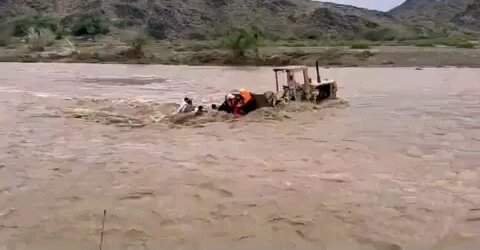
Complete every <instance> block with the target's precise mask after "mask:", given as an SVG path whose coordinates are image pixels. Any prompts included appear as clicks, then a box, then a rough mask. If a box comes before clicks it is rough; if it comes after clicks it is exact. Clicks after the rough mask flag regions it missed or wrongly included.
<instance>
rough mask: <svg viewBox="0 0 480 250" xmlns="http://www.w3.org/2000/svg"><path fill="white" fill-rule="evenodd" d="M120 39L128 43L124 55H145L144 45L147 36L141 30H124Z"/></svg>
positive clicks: (136, 56)
mask: <svg viewBox="0 0 480 250" xmlns="http://www.w3.org/2000/svg"><path fill="white" fill-rule="evenodd" d="M122 40H123V42H125V43H126V44H127V45H128V49H127V50H126V51H125V52H124V55H125V56H127V57H130V58H141V57H143V56H144V55H145V53H144V47H145V45H146V44H147V42H148V37H147V35H146V34H145V33H144V32H143V31H125V32H124V33H123V35H122Z"/></svg>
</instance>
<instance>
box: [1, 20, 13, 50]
mask: <svg viewBox="0 0 480 250" xmlns="http://www.w3.org/2000/svg"><path fill="white" fill-rule="evenodd" d="M0 31H1V32H0V47H4V46H7V45H9V44H10V42H11V40H12V33H13V32H12V28H11V26H10V25H8V24H0Z"/></svg>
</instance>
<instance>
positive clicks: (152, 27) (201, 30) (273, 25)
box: [0, 0, 402, 39]
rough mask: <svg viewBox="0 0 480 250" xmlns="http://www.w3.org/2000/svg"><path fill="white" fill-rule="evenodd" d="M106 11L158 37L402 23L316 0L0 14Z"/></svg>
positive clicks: (43, 8) (20, 6)
mask: <svg viewBox="0 0 480 250" xmlns="http://www.w3.org/2000/svg"><path fill="white" fill-rule="evenodd" d="M94 11H95V12H101V13H103V14H102V15H105V16H109V17H110V18H111V20H115V21H116V22H119V23H122V24H124V25H146V26H147V29H148V30H149V31H150V33H151V34H152V35H153V36H155V37H157V38H160V39H161V38H189V37H190V36H191V34H204V35H206V36H209V35H210V36H214V35H215V34H217V33H221V32H222V30H224V29H228V28H229V27H231V26H238V25H248V24H254V25H255V26H257V27H259V28H261V29H263V30H265V31H267V32H268V33H272V34H274V35H276V36H284V37H287V36H288V37H292V36H298V35H301V34H300V33H302V32H304V31H308V32H310V33H318V34H319V35H320V34H324V33H325V32H331V33H334V34H339V35H348V36H351V35H359V34H362V33H363V32H365V31H366V30H368V29H371V28H372V27H377V26H392V27H393V26H395V28H397V26H402V25H401V24H400V23H399V22H398V21H397V20H396V19H395V18H393V17H392V16H389V15H388V14H385V13H382V12H379V11H371V10H366V9H361V8H354V7H350V6H345V5H337V4H330V3H323V2H318V1H310V0H209V1H198V0H183V1H171V0H131V1H125V0H15V1H14V0H3V1H0V16H8V17H14V16H18V15H24V14H29V13H43V14H49V15H54V16H57V17H59V18H60V19H62V20H63V21H64V22H67V23H68V22H71V21H72V20H75V18H76V17H78V16H80V15H82V14H84V13H90V12H94Z"/></svg>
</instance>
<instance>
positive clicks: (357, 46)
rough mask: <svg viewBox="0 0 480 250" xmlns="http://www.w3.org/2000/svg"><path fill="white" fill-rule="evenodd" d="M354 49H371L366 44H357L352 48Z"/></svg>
mask: <svg viewBox="0 0 480 250" xmlns="http://www.w3.org/2000/svg"><path fill="white" fill-rule="evenodd" d="M350 47H351V48H352V49H369V48H370V44H368V43H365V42H355V43H353V44H352V45H351V46H350Z"/></svg>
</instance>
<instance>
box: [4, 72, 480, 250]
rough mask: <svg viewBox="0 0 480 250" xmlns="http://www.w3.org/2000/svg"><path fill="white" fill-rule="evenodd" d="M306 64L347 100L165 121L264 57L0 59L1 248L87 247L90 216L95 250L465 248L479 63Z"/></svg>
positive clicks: (268, 79)
mask: <svg viewBox="0 0 480 250" xmlns="http://www.w3.org/2000/svg"><path fill="white" fill-rule="evenodd" d="M313 72H314V71H312V70H311V71H310V74H313ZM321 73H322V76H323V77H325V78H329V79H335V80H337V83H338V85H339V92H338V95H339V97H340V98H342V99H344V100H346V101H347V102H348V105H347V104H346V103H345V101H332V102H328V103H326V104H322V105H321V106H319V107H313V106H311V105H306V104H305V105H304V106H299V107H293V108H290V109H289V108H287V109H285V110H280V111H277V110H263V111H259V112H255V113H253V114H251V115H249V116H247V117H244V118H242V119H236V120H235V119H231V118H222V117H215V116H214V115H212V114H208V116H207V118H208V117H209V118H208V119H207V118H205V119H206V120H197V121H195V122H191V123H187V124H180V125H179V124H172V123H166V122H158V121H159V120H162V119H164V117H163V116H164V115H165V114H168V113H169V112H170V111H171V109H172V107H173V105H172V103H178V102H179V100H180V99H181V98H182V97H183V96H185V95H188V96H191V97H193V98H194V99H195V101H196V102H197V103H198V102H200V101H203V102H205V103H209V102H214V101H221V99H222V98H223V95H224V94H225V92H226V91H229V90H231V89H238V88H241V87H246V88H249V89H250V90H252V91H256V92H262V91H268V90H272V88H274V75H273V72H272V70H271V68H254V67H251V68H250V67H248V68H247V67H246V68H231V67H187V66H135V65H129V66H126V65H88V64H14V63H5V64H0V117H1V118H0V250H18V249H98V248H99V241H100V234H101V225H102V216H103V210H104V209H106V210H107V216H106V218H105V219H106V221H105V229H104V243H103V249H105V250H111V249H376V250H383V249H385V250H393V249H395V250H398V249H479V246H480V70H479V69H466V68H465V69H457V68H436V69H425V70H421V71H417V70H414V69H413V68H338V69H337V68H331V69H321ZM78 113H81V114H78ZM112 117H113V118H112ZM77 118H81V119H77ZM119 120H120V121H119ZM162 121H163V120H162ZM132 124H133V125H135V126H133V125H132ZM130 125H132V126H130ZM137 125H138V126H137Z"/></svg>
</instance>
